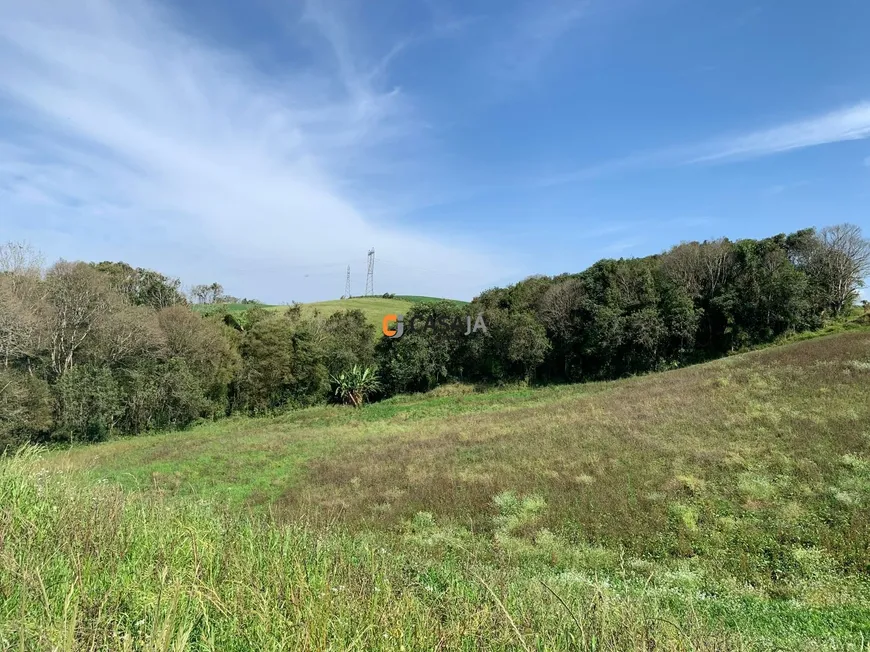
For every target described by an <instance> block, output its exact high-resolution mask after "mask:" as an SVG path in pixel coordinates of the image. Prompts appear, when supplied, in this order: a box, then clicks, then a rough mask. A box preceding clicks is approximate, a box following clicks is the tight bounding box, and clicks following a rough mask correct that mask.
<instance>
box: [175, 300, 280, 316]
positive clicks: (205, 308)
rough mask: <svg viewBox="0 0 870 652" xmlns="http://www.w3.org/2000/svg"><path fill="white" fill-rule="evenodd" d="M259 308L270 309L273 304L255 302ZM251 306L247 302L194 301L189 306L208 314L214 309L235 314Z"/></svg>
mask: <svg viewBox="0 0 870 652" xmlns="http://www.w3.org/2000/svg"><path fill="white" fill-rule="evenodd" d="M257 305H259V306H260V307H261V308H266V309H267V310H268V309H272V308H274V306H269V305H267V304H257ZM252 307H253V306H252V305H251V304H249V303H219V304H199V303H195V304H193V305H192V306H191V308H193V310H195V311H196V312H199V313H203V314H208V313H210V312H215V311H226V312H228V313H230V314H231V315H235V314H238V313H241V312H246V311H248V310H250V309H251V308H252Z"/></svg>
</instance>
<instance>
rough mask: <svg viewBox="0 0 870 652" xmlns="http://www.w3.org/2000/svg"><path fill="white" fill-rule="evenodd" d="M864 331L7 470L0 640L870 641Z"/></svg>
mask: <svg viewBox="0 0 870 652" xmlns="http://www.w3.org/2000/svg"><path fill="white" fill-rule="evenodd" d="M868 399H870V335H868V334H866V333H853V334H845V335H839V336H835V337H829V338H823V339H818V340H814V341H809V342H802V343H798V344H793V345H788V346H783V347H778V348H772V349H768V350H764V351H759V352H755V353H750V354H745V355H741V356H735V357H732V358H727V359H724V360H719V361H716V362H713V363H709V364H705V365H699V366H696V367H691V368H687V369H682V370H678V371H673V372H668V373H664V374H656V375H650V376H645V377H638V378H632V379H627V380H623V381H618V382H613V383H602V384H594V385H581V386H565V387H553V388H547V389H541V390H529V389H525V388H514V389H507V390H502V391H497V392H491V393H477V392H474V391H472V390H470V389H468V388H454V389H452V390H448V389H445V390H442V391H440V392H438V393H436V394H433V395H424V396H419V397H412V398H406V399H400V400H394V401H388V402H385V403H383V404H380V405H375V406H369V407H367V408H365V409H362V410H358V411H353V410H340V409H337V408H316V409H313V410H305V411H302V412H299V413H297V414H295V415H290V416H287V417H281V418H277V419H269V420H230V421H228V422H225V423H221V424H218V425H212V426H209V427H207V428H201V429H198V430H194V431H192V432H189V433H175V434H171V435H164V436H160V437H143V438H138V439H131V440H125V441H119V442H112V443H109V444H106V445H100V446H96V447H90V448H89V449H87V450H84V449H83V450H74V451H72V452H63V453H52V454H49V455H47V456H45V455H36V454H35V453H34V452H31V451H24V452H22V454H21V455H20V456H19V457H18V458H16V459H13V460H9V461H6V462H5V463H3V465H2V467H0V468H2V472H0V497H2V503H0V504H2V507H0V510H2V511H0V560H2V563H0V647H13V646H19V645H21V646H22V647H23V648H24V649H50V648H52V647H56V648H58V649H187V648H191V649H215V650H232V649H239V650H242V649H244V650H247V649H294V648H301V649H342V650H344V649H352V648H356V649H384V650H397V649H402V647H403V646H404V649H407V650H412V649H469V650H471V649H584V650H623V649H665V650H668V649H672V650H678V649H679V650H682V649H709V650H714V649H715V650H730V649H774V648H775V647H777V646H779V647H780V648H785V649H855V650H859V649H866V641H868V640H870V586H868V579H867V578H868V573H870V400H868Z"/></svg>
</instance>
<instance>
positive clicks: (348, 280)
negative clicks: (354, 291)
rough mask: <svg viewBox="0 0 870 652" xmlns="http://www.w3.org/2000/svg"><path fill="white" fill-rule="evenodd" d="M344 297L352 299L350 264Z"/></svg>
mask: <svg viewBox="0 0 870 652" xmlns="http://www.w3.org/2000/svg"><path fill="white" fill-rule="evenodd" d="M344 298H345V299H350V265H348V266H347V280H346V281H345V282H344Z"/></svg>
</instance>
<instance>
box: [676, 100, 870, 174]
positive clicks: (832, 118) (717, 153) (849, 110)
mask: <svg viewBox="0 0 870 652" xmlns="http://www.w3.org/2000/svg"><path fill="white" fill-rule="evenodd" d="M865 138H870V102H862V103H860V104H856V105H854V106H850V107H846V108H843V109H838V110H835V111H831V112H830V113H825V114H823V115H819V116H814V117H812V118H807V119H804V120H798V121H795V122H789V123H787V124H784V125H780V126H778V127H773V128H770V129H762V130H760V131H753V132H751V133H749V134H745V135H741V136H736V137H727V138H721V139H717V140H714V141H711V142H709V143H705V144H703V145H701V146H700V147H699V150H704V153H701V154H700V155H699V156H697V157H694V158H691V159H690V160H689V161H688V162H689V163H704V162H714V161H727V160H737V159H747V158H755V157H759V156H769V155H771V154H778V153H780V152H788V151H791V150H795V149H804V148H806V147H816V146H818V145H827V144H830V143H839V142H843V141H848V140H863V139H865Z"/></svg>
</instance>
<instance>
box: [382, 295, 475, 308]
mask: <svg viewBox="0 0 870 652" xmlns="http://www.w3.org/2000/svg"><path fill="white" fill-rule="evenodd" d="M396 298H397V299H401V300H403V301H410V302H412V303H437V302H438V301H449V302H450V303H455V304H456V305H460V306H465V305H467V304H468V301H461V300H459V299H439V298H438V297H421V296H418V295H412V294H398V295H396Z"/></svg>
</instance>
